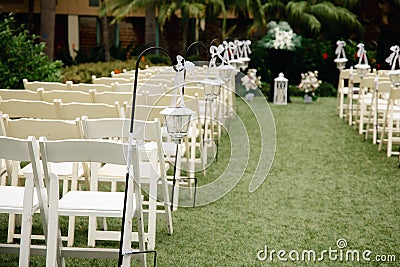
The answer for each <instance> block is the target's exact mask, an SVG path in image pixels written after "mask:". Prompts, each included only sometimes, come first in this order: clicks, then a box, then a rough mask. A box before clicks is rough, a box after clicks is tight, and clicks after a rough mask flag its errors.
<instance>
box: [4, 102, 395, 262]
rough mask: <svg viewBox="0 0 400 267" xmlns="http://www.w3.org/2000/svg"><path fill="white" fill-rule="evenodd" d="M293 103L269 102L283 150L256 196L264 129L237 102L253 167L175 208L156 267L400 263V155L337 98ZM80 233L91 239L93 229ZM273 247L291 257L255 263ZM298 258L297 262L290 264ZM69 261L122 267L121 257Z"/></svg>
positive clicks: (161, 233) (161, 236) (160, 232)
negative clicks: (350, 117) (349, 119)
mask: <svg viewBox="0 0 400 267" xmlns="http://www.w3.org/2000/svg"><path fill="white" fill-rule="evenodd" d="M255 101H259V100H257V99H256V100H255ZM292 101H293V103H291V104H289V105H287V106H274V105H271V109H272V112H273V114H274V119H275V124H276V131H277V149H276V154H275V159H274V162H273V165H272V168H271V170H270V173H269V175H268V177H267V179H266V180H265V182H264V183H263V185H262V186H261V187H260V188H259V189H258V190H257V191H255V192H254V193H249V192H248V185H249V182H250V179H251V174H252V171H253V170H254V168H255V163H256V162H255V161H256V160H257V158H256V157H254V155H255V154H257V152H258V151H259V147H257V144H256V142H254V141H252V140H254V139H255V138H256V136H257V135H259V132H258V131H257V127H255V126H256V124H255V120H254V117H253V116H252V115H251V112H250V110H249V109H248V108H246V105H245V104H244V103H243V102H241V101H238V108H239V114H240V116H241V117H242V118H245V120H244V121H245V124H246V127H247V133H248V134H249V136H250V141H251V142H250V144H251V152H252V153H253V154H252V155H253V156H251V157H250V161H249V166H248V169H247V170H246V172H245V175H244V177H243V179H242V180H241V181H240V182H239V184H238V185H237V186H236V187H235V188H234V189H233V190H232V191H231V192H230V193H228V194H227V195H226V196H225V197H223V198H222V199H220V200H218V201H216V202H214V203H211V204H208V205H205V206H202V207H197V208H195V209H193V208H179V210H178V211H177V212H174V213H173V223H174V234H173V235H172V236H168V235H167V233H166V230H165V229H164V227H162V226H163V223H164V222H163V221H162V222H160V223H159V224H158V225H157V226H158V227H157V228H158V229H157V241H156V244H157V247H156V250H157V254H158V266H160V267H170V266H178V267H180V266H188V267H197V266H198V267H203V266H204V267H209V266H218V267H219V266H229V267H232V266H398V264H399V263H400V251H399V243H400V198H399V191H400V190H399V189H400V183H399V179H400V169H398V168H397V165H396V163H397V161H396V158H394V157H393V158H389V159H388V158H386V155H385V153H384V152H383V151H382V152H378V148H377V146H375V145H372V143H371V142H370V141H364V140H363V136H361V135H359V134H358V133H357V132H356V131H355V130H354V129H352V128H350V127H349V126H348V125H347V124H345V123H344V121H342V120H341V119H339V117H338V116H337V115H336V113H335V105H336V99H335V98H319V99H318V100H317V101H316V102H314V103H312V104H305V103H303V100H302V99H300V98H296V97H294V98H293V99H292ZM224 145H225V147H227V146H229V138H227V137H226V136H225V137H224V138H223V140H222V144H221V150H220V157H219V160H218V162H216V163H215V164H213V165H212V166H211V168H214V169H213V170H210V171H209V172H207V175H208V176H212V175H213V174H217V173H220V172H221V168H224V166H225V165H224V164H226V161H227V158H229V157H228V156H227V155H226V154H229V151H230V150H229V149H228V148H224ZM224 149H226V150H224ZM224 153H225V154H224ZM200 178H201V177H200ZM160 226H161V227H160ZM0 228H1V229H0V233H1V234H0V237H1V240H2V241H3V240H4V239H5V235H4V232H6V229H7V224H6V218H5V217H4V216H3V217H1V220H0ZM80 233H81V234H82V235H83V236H82V237H81V238H82V239H83V240H85V236H84V235H85V231H82V232H80ZM77 239H78V237H77ZM339 239H343V240H342V243H340V245H343V244H344V241H346V243H347V246H345V247H342V249H339V248H338V246H337V241H338V240H339ZM116 246H117V245H116ZM266 246H267V248H268V251H267V253H268V254H267V256H270V254H269V253H270V252H271V251H272V250H275V251H279V250H285V251H286V254H285V255H281V256H282V257H283V258H286V259H287V260H288V261H287V262H283V261H280V260H279V259H278V256H277V253H276V252H275V253H274V254H273V255H272V259H273V260H272V262H271V260H270V258H269V257H268V258H267V259H265V260H263V261H260V260H259V259H257V253H258V252H259V251H260V250H264V251H265V247H266ZM330 248H331V250H338V253H336V254H334V253H333V254H332V255H331V259H330V258H329V256H330V255H329V254H328V252H326V253H324V254H322V256H321V253H322V252H323V251H324V250H329V249H330ZM366 250H370V251H371V254H370V255H369V254H368V253H367V254H368V255H366V256H368V257H369V258H370V259H371V262H366V261H363V259H362V253H363V252H364V251H366ZM264 251H263V252H262V253H259V256H260V257H261V258H263V257H265V253H264ZM304 251H306V253H305V254H304V255H305V257H306V259H305V260H304V261H303V260H302V253H304ZM310 251H315V252H316V262H312V261H309V260H307V256H308V255H311V254H307V253H311V252H310ZM340 251H341V253H342V256H341V260H340V255H339V252H340ZM349 251H350V252H351V253H355V252H356V251H357V252H359V253H360V262H356V261H355V260H353V261H351V259H350V260H348V261H347V260H346V253H347V252H349ZM296 252H298V253H299V260H298V261H292V260H291V258H296ZM335 255H336V256H337V257H338V258H336V259H335V257H334V256H335ZM377 255H381V256H384V255H386V256H388V255H389V256H390V255H396V260H397V263H386V264H384V263H378V262H373V260H375V256H377ZM311 258H312V255H311ZM318 258H323V261H318ZM10 261H16V258H15V257H14V256H9V255H0V266H16V264H15V265H12V264H11V263H10ZM149 262H150V261H149ZM68 263H69V266H89V265H90V266H115V263H116V261H115V263H114V262H112V261H105V260H94V261H85V262H84V263H82V260H76V261H75V260H68ZM42 264H43V258H42V257H34V258H33V260H32V266H43V265H42ZM86 264H87V265H86ZM396 264H397V265H396ZM132 266H136V265H133V264H132Z"/></svg>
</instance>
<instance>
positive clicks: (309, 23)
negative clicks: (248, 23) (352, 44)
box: [262, 0, 363, 36]
mask: <svg viewBox="0 0 400 267" xmlns="http://www.w3.org/2000/svg"><path fill="white" fill-rule="evenodd" d="M332 2H334V1H332ZM332 2H328V1H324V0H322V1H321V0H312V1H279V0H268V1H267V2H265V3H264V4H263V5H262V10H263V11H264V13H265V14H266V16H267V20H268V21H269V20H281V19H282V20H286V21H288V22H289V24H290V25H291V26H292V27H293V28H295V29H296V31H297V32H299V33H301V34H302V35H310V36H315V35H319V34H322V33H324V32H325V33H327V34H329V30H333V27H332V28H331V27H330V25H334V29H346V30H348V31H351V32H353V33H357V34H360V33H361V32H362V30H363V26H362V25H361V23H360V21H359V20H358V19H357V16H356V15H355V14H353V13H352V12H351V11H350V10H349V9H347V8H345V7H342V6H339V5H335V4H333V3H332ZM341 2H342V4H343V3H344V4H347V5H348V4H349V3H350V2H354V0H353V1H350V0H349V1H341Z"/></svg>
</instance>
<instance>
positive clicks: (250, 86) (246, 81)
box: [240, 69, 261, 101]
mask: <svg viewBox="0 0 400 267" xmlns="http://www.w3.org/2000/svg"><path fill="white" fill-rule="evenodd" d="M240 80H241V81H242V85H243V86H244V88H245V89H246V92H247V94H246V95H245V98H246V100H248V101H251V100H252V99H253V97H254V93H252V92H250V90H252V91H255V90H257V89H258V88H260V87H261V76H257V70H256V69H249V70H248V71H247V75H244V76H243V77H242V78H241V79H240Z"/></svg>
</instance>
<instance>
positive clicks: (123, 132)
mask: <svg viewBox="0 0 400 267" xmlns="http://www.w3.org/2000/svg"><path fill="white" fill-rule="evenodd" d="M81 122H82V130H83V132H82V134H83V136H84V138H86V139H104V138H109V139H113V140H119V141H123V140H125V141H126V140H127V139H128V136H129V127H130V120H129V119H122V118H121V119H107V118H105V119H88V118H86V117H82V120H81ZM133 138H134V139H135V141H136V142H138V143H139V144H142V145H139V155H140V159H141V160H140V163H139V166H140V170H141V175H142V177H141V182H142V184H148V185H149V192H148V195H149V200H148V202H144V203H145V204H146V205H148V209H147V210H144V211H145V212H146V213H147V214H148V229H147V232H148V236H147V241H148V248H149V249H153V248H154V247H155V237H156V217H157V214H158V215H165V217H166V222H167V230H168V233H169V234H172V232H173V228H172V216H171V211H170V208H169V205H170V203H169V193H168V185H167V178H166V168H168V165H166V164H165V161H164V154H163V151H162V140H161V128H160V123H159V121H158V120H155V121H139V120H135V122H134V137H133ZM124 168H125V166H124V165H115V164H105V165H104V166H102V167H101V168H100V170H99V173H98V180H99V181H107V182H110V183H111V191H116V189H117V186H116V184H117V182H121V181H124V179H125V178H124V176H123V175H122V174H123V171H124ZM159 183H161V187H162V197H161V199H160V200H159V201H157V200H158V193H157V185H158V184H159ZM157 203H160V205H162V206H163V207H164V210H158V209H157ZM90 223H91V227H95V225H96V220H95V219H94V220H93V221H92V222H89V224H90ZM105 230H107V229H105ZM92 233H93V235H91V236H89V237H88V242H89V246H95V242H96V240H104V239H106V240H113V238H114V239H115V236H114V237H110V235H109V233H110V231H107V232H106V234H103V233H102V231H98V230H97V229H96V228H94V230H93V231H92Z"/></svg>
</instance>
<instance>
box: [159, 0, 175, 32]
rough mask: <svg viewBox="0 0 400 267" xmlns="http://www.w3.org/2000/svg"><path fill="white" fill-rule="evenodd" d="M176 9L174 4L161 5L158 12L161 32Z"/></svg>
mask: <svg viewBox="0 0 400 267" xmlns="http://www.w3.org/2000/svg"><path fill="white" fill-rule="evenodd" d="M177 9H178V6H177V5H176V3H170V4H163V5H161V6H160V8H159V11H158V24H159V25H160V28H161V30H162V28H163V26H164V25H165V22H166V21H167V20H168V19H169V18H171V16H172V15H173V14H174V13H175V11H176V10H177Z"/></svg>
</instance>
